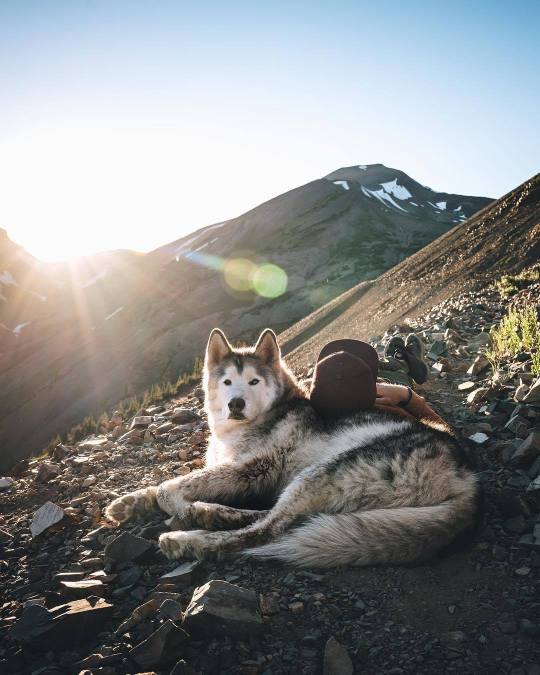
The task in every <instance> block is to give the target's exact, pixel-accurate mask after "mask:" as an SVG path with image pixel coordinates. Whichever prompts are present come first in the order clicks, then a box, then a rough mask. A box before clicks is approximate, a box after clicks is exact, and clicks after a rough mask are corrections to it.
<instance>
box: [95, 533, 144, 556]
mask: <svg viewBox="0 0 540 675" xmlns="http://www.w3.org/2000/svg"><path fill="white" fill-rule="evenodd" d="M151 548H152V542H150V541H148V540H147V539H143V538H142V537H136V536H135V535H133V534H130V533H129V532H122V534H121V535H119V536H118V537H116V539H113V540H112V541H111V542H110V543H108V544H107V546H105V557H106V558H108V559H109V560H114V561H115V562H129V561H130V560H135V559H136V558H139V557H140V556H141V555H142V554H143V553H146V551H148V550H149V549H151Z"/></svg>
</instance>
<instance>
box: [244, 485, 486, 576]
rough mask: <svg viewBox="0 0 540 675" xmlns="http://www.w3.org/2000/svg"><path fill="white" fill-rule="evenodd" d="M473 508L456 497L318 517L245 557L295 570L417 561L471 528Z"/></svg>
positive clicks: (466, 498) (468, 497)
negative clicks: (429, 503) (428, 503)
mask: <svg viewBox="0 0 540 675" xmlns="http://www.w3.org/2000/svg"><path fill="white" fill-rule="evenodd" d="M475 508H476V507H475V500H474V496H472V495H461V496H459V497H455V498H452V499H449V500H448V501H446V502H443V503H442V504H439V505H436V506H419V507H414V506H406V507H400V508H389V509H374V510H372V511H358V512H354V513H338V514H320V515H317V516H313V517H312V518H311V519H310V520H309V521H308V522H307V523H305V524H304V525H301V526H300V527H297V528H296V529H293V530H291V531H289V532H288V533H286V534H284V535H282V536H281V537H280V538H279V539H277V540H276V541H274V542H271V543H269V544H265V545H264V546H260V547H256V548H251V549H248V550H247V551H245V554H246V555H248V556H252V557H256V558H274V559H277V560H281V561H283V562H286V563H289V564H291V565H296V566H298V567H327V568H328V567H337V566H339V565H375V564H381V563H408V562H413V561H419V560H424V559H426V558H429V557H431V556H432V555H434V554H435V553H437V552H438V551H440V550H442V549H443V548H445V547H447V546H448V545H449V544H450V543H451V542H452V541H453V540H454V539H455V537H456V536H457V535H459V534H460V533H461V532H463V531H464V530H466V529H467V528H472V527H473V525H474V514H475Z"/></svg>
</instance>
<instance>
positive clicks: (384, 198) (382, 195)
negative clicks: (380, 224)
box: [362, 185, 408, 213]
mask: <svg viewBox="0 0 540 675" xmlns="http://www.w3.org/2000/svg"><path fill="white" fill-rule="evenodd" d="M362 192H363V193H364V194H365V195H366V197H370V198H371V197H375V199H378V200H379V201H380V202H381V204H384V205H385V206H393V207H394V208H396V209H399V210H400V211H403V212H405V213H408V211H407V209H403V208H402V207H401V206H400V205H399V204H396V202H395V201H394V200H393V199H392V197H391V196H390V195H389V194H388V192H385V191H384V190H383V189H382V188H381V189H380V190H370V189H369V188H367V187H364V186H363V185H362Z"/></svg>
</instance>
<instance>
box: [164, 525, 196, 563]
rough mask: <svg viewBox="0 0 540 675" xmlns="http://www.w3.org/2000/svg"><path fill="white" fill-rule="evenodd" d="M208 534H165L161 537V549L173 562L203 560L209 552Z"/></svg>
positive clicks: (180, 532) (181, 532)
mask: <svg viewBox="0 0 540 675" xmlns="http://www.w3.org/2000/svg"><path fill="white" fill-rule="evenodd" d="M207 534H208V533H207V532H205V531H204V530H191V531H189V532H183V531H177V532H165V533H163V534H162V535H160V537H159V548H160V549H161V551H162V553H163V554H164V555H166V556H167V558H170V559H171V560H177V559H179V558H188V559H190V560H193V559H201V558H204V557H205V551H206V550H207V544H208V542H207Z"/></svg>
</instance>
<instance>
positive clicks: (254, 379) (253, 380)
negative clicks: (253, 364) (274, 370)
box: [249, 377, 260, 385]
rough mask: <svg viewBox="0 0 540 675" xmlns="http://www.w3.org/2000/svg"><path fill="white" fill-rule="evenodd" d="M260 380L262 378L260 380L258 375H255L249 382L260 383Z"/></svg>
mask: <svg viewBox="0 0 540 675" xmlns="http://www.w3.org/2000/svg"><path fill="white" fill-rule="evenodd" d="M259 382H260V380H258V379H257V378H256V377H254V378H253V379H252V380H250V382H249V383H250V384H251V385H253V384H259Z"/></svg>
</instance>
